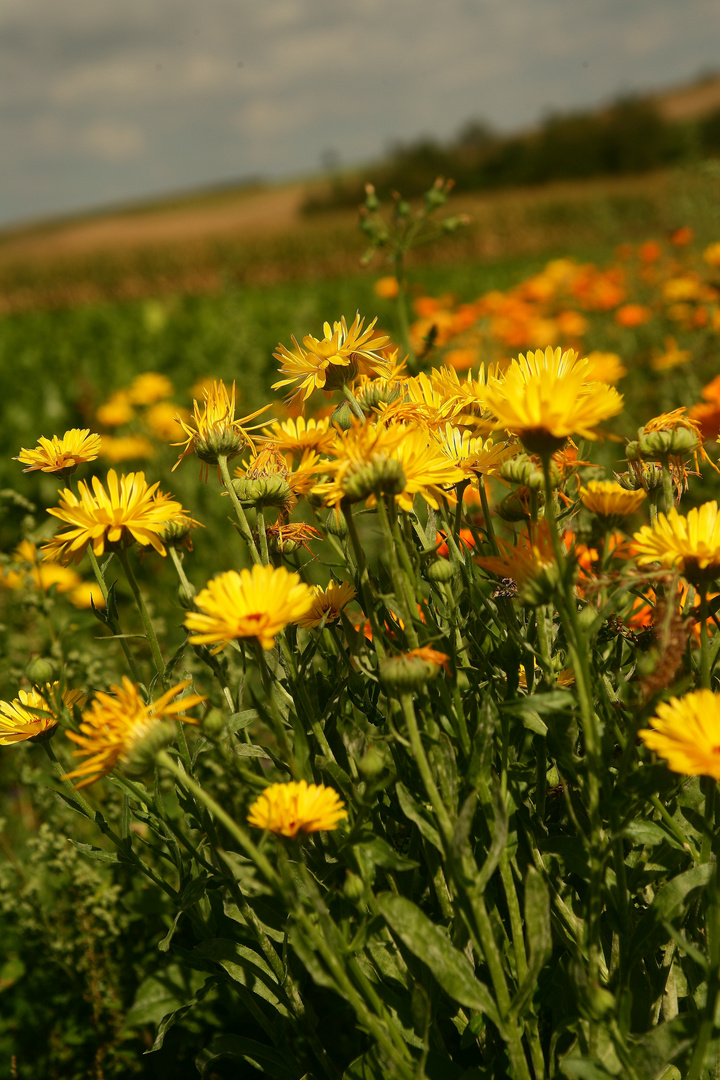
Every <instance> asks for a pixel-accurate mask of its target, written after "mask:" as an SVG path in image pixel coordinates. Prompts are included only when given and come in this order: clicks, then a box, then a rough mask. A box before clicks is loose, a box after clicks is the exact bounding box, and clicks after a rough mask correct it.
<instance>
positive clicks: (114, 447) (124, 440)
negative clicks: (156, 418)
mask: <svg viewBox="0 0 720 1080" xmlns="http://www.w3.org/2000/svg"><path fill="white" fill-rule="evenodd" d="M101 453H102V456H103V457H104V458H105V460H106V461H111V462H112V463H113V465H117V464H118V463H119V462H121V461H137V460H139V459H140V458H151V457H153V456H154V454H155V449H154V447H153V444H152V443H151V442H150V441H149V440H148V439H146V438H145V437H144V436H143V435H117V436H115V435H106V436H105V438H104V439H103V444H102V451H101Z"/></svg>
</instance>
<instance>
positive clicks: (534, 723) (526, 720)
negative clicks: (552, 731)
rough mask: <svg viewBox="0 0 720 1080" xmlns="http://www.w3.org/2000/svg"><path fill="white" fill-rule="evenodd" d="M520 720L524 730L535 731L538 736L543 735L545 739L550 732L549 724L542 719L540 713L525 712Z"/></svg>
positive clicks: (529, 710)
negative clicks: (548, 731)
mask: <svg viewBox="0 0 720 1080" xmlns="http://www.w3.org/2000/svg"><path fill="white" fill-rule="evenodd" d="M520 718H521V720H522V723H523V727H524V728H527V730H528V731H533V732H534V733H535V734H536V735H542V737H543V738H545V736H546V735H547V730H548V729H547V724H545V723H544V722H543V721H542V720H541V719H540V716H539V715H538V713H536V712H534V711H533V710H531V709H528V710H527V712H525V711H523V712H522V713H521V715H520Z"/></svg>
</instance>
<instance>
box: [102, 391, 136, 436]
mask: <svg viewBox="0 0 720 1080" xmlns="http://www.w3.org/2000/svg"><path fill="white" fill-rule="evenodd" d="M134 415H135V410H134V409H133V407H132V405H131V404H130V397H129V395H128V392H127V390H117V391H116V392H115V393H114V394H111V396H110V397H109V398H108V400H107V401H106V402H105V404H104V405H101V406H100V408H99V409H98V411H97V412H96V413H95V416H96V418H97V421H98V423H99V424H102V425H103V427H119V426H120V425H121V424H127V423H129V422H130V421H131V420H132V418H133V416H134Z"/></svg>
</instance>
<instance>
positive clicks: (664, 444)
mask: <svg viewBox="0 0 720 1080" xmlns="http://www.w3.org/2000/svg"><path fill="white" fill-rule="evenodd" d="M699 446H700V440H699V439H698V436H697V432H695V431H693V429H692V428H686V427H676V428H669V427H668V428H662V429H661V430H660V431H650V432H645V431H640V432H639V433H638V451H639V453H640V456H641V457H646V458H657V457H661V456H664V455H665V454H676V455H678V456H685V455H686V454H692V453H694V452H695V451H696V450H697V449H698V447H699Z"/></svg>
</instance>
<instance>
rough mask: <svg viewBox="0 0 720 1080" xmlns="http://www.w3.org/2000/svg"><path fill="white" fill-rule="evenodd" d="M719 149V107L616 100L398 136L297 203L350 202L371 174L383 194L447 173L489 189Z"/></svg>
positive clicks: (677, 160)
mask: <svg viewBox="0 0 720 1080" xmlns="http://www.w3.org/2000/svg"><path fill="white" fill-rule="evenodd" d="M716 155H720V110H717V111H716V112H714V113H711V114H709V115H707V116H705V117H703V118H702V119H700V120H695V121H692V122H687V121H684V122H678V121H667V120H665V119H664V118H663V117H662V116H661V115H660V113H659V112H658V110H657V109H656V108H655V107H654V106H653V105H652V104H650V103H649V102H646V101H640V100H625V101H619V102H617V103H616V104H614V105H612V106H610V107H609V108H607V109H605V110H603V111H601V112H597V111H594V112H578V113H572V114H566V115H557V116H551V117H549V118H548V119H547V120H546V121H545V122H544V123H543V125H542V126H541V127H540V128H539V129H538V130H536V131H533V132H531V133H527V134H523V135H514V136H503V135H499V134H497V133H495V132H493V131H492V129H491V128H490V127H489V126H488V125H486V124H484V123H480V122H473V123H470V124H468V125H466V127H465V128H464V129H463V130H462V131H461V132H460V134H459V135H458V136H457V138H456V139H454V140H453V141H451V142H449V143H441V142H438V141H437V140H435V139H432V138H421V139H418V140H416V141H414V142H410V143H407V144H402V143H398V144H397V145H396V146H395V147H394V148H393V149H392V151H391V152H390V154H389V155H388V157H387V159H386V160H385V161H384V162H382V163H380V164H378V165H376V166H375V167H374V168H373V169H369V170H367V173H366V174H364V175H363V177H362V178H360V177H359V176H357V177H356V176H352V177H348V176H342V175H340V174H337V175H335V176H334V177H331V179H330V181H329V184H328V185H326V186H325V187H324V188H322V189H321V188H318V189H317V190H314V191H311V192H309V193H308V195H307V197H306V200H305V203H304V210H305V212H306V213H314V212H319V211H323V210H330V209H333V208H336V207H344V206H353V205H356V204H358V203H361V202H362V201H363V199H364V182H365V181H366V180H371V181H372V182H373V184H374V185H375V188H376V190H377V192H378V194H379V195H380V196H381V197H383V196H386V195H388V194H389V193H390V192H392V191H401V192H402V194H403V196H405V197H412V196H414V195H419V194H421V193H422V192H423V191H426V190H427V189H428V188H429V187H430V186H431V185H432V183H433V181H434V179H435V178H436V177H437V176H446V177H447V176H450V177H452V178H453V179H454V180H455V182H456V185H457V188H458V189H459V190H461V191H482V190H492V189H496V188H501V187H510V186H515V185H532V184H544V183H547V182H548V181H550V180H562V179H573V180H576V179H585V178H588V177H593V176H621V175H627V174H631V173H643V172H648V171H650V170H652V169H658V168H662V167H663V166H667V165H674V164H682V163H686V162H689V161H692V160H697V159H699V158H704V157H713V156H716Z"/></svg>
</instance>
